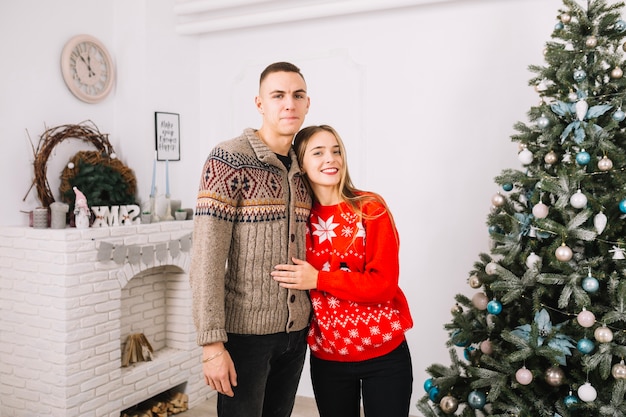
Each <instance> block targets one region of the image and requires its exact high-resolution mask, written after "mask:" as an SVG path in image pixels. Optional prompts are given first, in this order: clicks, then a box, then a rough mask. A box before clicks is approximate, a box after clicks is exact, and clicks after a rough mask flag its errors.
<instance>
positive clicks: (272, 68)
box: [259, 62, 304, 85]
mask: <svg viewBox="0 0 626 417" xmlns="http://www.w3.org/2000/svg"><path fill="white" fill-rule="evenodd" d="M274 72H295V73H296V74H298V75H300V76H301V77H302V79H303V80H304V75H302V73H301V72H300V68H298V67H296V66H295V65H293V64H292V63H290V62H274V63H273V64H270V65H268V66H267V68H265V69H264V70H263V72H262V73H261V77H260V79H259V85H260V84H261V83H262V82H263V80H264V79H265V78H266V77H267V76H268V75H270V74H272V73H274Z"/></svg>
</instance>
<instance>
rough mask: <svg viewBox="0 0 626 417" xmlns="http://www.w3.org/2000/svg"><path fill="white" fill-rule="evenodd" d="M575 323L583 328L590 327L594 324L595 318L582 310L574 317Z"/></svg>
mask: <svg viewBox="0 0 626 417" xmlns="http://www.w3.org/2000/svg"><path fill="white" fill-rule="evenodd" d="M576 321H578V324H580V325H581V326H583V327H591V326H593V325H594V323H595V322H596V316H595V315H594V314H593V313H592V312H591V311H588V310H585V309H583V311H581V312H580V313H578V316H576Z"/></svg>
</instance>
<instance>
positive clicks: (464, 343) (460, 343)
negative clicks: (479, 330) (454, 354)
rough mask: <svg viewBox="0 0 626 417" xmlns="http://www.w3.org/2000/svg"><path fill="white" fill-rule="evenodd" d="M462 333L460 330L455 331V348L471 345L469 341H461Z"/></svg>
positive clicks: (453, 341) (453, 334)
mask: <svg viewBox="0 0 626 417" xmlns="http://www.w3.org/2000/svg"><path fill="white" fill-rule="evenodd" d="M460 333H461V331H460V330H458V329H457V330H455V331H454V332H452V336H451V339H452V343H454V345H455V346H459V347H465V346H467V345H469V341H468V340H467V339H461V337H460V336H459V334H460Z"/></svg>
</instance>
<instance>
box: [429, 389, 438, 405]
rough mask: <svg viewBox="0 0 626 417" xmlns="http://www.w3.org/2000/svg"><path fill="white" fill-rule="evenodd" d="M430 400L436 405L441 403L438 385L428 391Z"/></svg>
mask: <svg viewBox="0 0 626 417" xmlns="http://www.w3.org/2000/svg"><path fill="white" fill-rule="evenodd" d="M428 398H430V400H431V401H432V402H434V403H435V402H438V401H439V388H438V387H437V386H436V385H433V386H432V387H430V389H429V390H428Z"/></svg>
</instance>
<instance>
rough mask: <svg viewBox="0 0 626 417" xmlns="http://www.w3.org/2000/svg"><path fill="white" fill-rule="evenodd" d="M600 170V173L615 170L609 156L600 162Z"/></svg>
mask: <svg viewBox="0 0 626 417" xmlns="http://www.w3.org/2000/svg"><path fill="white" fill-rule="evenodd" d="M598 169H599V170H600V171H610V170H611V169H613V161H611V160H610V159H609V158H608V157H607V156H603V157H602V159H600V160H599V161H598Z"/></svg>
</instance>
